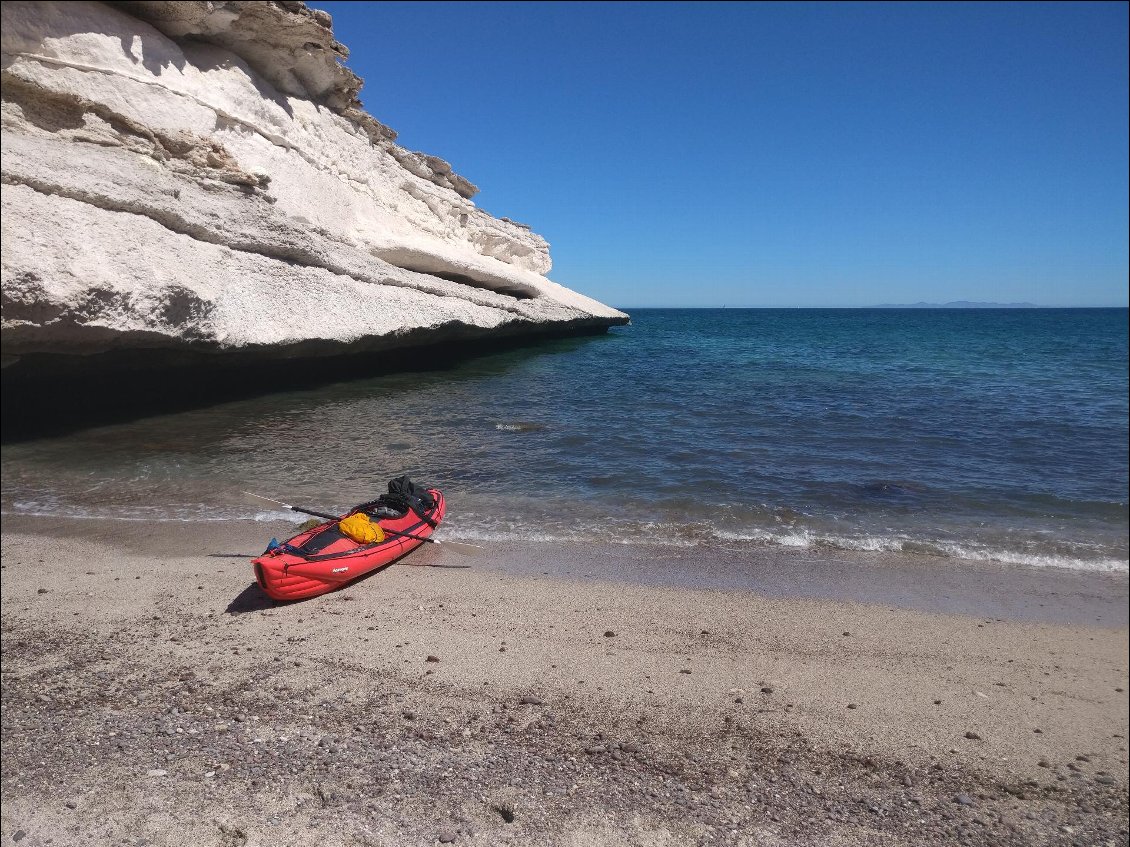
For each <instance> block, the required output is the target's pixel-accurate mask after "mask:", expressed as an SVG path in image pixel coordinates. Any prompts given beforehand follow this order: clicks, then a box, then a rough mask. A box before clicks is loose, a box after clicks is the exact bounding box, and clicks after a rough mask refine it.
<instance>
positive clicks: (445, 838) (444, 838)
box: [439, 832, 455, 844]
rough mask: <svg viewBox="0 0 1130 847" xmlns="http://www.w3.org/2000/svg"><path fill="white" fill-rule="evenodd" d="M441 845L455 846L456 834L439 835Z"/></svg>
mask: <svg viewBox="0 0 1130 847" xmlns="http://www.w3.org/2000/svg"><path fill="white" fill-rule="evenodd" d="M439 843H440V844H454V843H455V833H454V832H441V833H440V834H439Z"/></svg>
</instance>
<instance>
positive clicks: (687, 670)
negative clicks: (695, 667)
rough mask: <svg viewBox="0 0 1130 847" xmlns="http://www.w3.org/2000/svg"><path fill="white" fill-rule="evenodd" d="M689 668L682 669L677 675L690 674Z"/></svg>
mask: <svg viewBox="0 0 1130 847" xmlns="http://www.w3.org/2000/svg"><path fill="white" fill-rule="evenodd" d="M690 672H691V671H690V668H683V669H682V670H681V671H679V673H690Z"/></svg>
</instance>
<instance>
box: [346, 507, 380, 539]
mask: <svg viewBox="0 0 1130 847" xmlns="http://www.w3.org/2000/svg"><path fill="white" fill-rule="evenodd" d="M337 528H338V529H340V530H341V531H342V533H344V534H345V535H348V536H349V537H350V538H352V539H353V540H354V541H356V542H357V543H358V544H373V543H379V542H381V541H384V540H385V533H384V530H383V529H381V525H380V524H376V523H373V522H372V521H370V520H369V516H368V515H366V514H364V513H362V512H357V513H356V514H353V515H350V516H349V517H348V518H346V519H345V520H343V521H339V522H338V525H337Z"/></svg>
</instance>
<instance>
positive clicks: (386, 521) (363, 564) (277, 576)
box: [251, 488, 446, 600]
mask: <svg viewBox="0 0 1130 847" xmlns="http://www.w3.org/2000/svg"><path fill="white" fill-rule="evenodd" d="M427 491H428V494H429V495H431V496H430V497H426V498H422V499H423V502H424V503H427V502H428V501H429V500H430V501H431V502H430V504H428V505H427V506H423V507H419V508H407V509H404V510H403V514H400V515H396V514H391V515H390V514H388V513H389V512H390V511H394V510H389V509H384V508H380V507H379V506H378V507H377V508H376V509H374V508H373V507H374V506H375V505H376V504H377V502H378V501H374V502H373V503H366V504H364V505H362V506H358V507H357V508H355V509H351V510H350V511H349V512H347V513H346V514H344V515H342V516H341V517H340V518H339V519H338V520H333V521H326V522H325V523H323V524H319V525H318V526H316V527H314V528H313V529H308V530H306V531H305V532H302V533H300V534H298V535H296V536H294V537H293V538H291V539H289V540H288V541H285V542H284V543H282V544H279V545H278V546H275V547H272V548H271V549H269V550H267V552H266V553H264V554H263V555H262V556H260V557H259V558H257V559H253V560H252V562H251V564H252V565H254V567H255V579H256V581H258V583H259V587H260V588H262V589H263V590H264V591H265V592H267V595H268V596H269V597H271V598H272V599H274V600H303V599H305V598H307V597H316V596H317V595H319V594H325V593H326V592H327V591H333V590H334V589H335V588H340V587H341V586H343V585H345V584H347V583H350V582H353V581H354V580H355V579H359V578H360V577H363V576H365V574H368V573H372V572H373V571H375V570H378V569H379V568H383V567H384V566H385V565H390V564H392V563H393V562H395V561H396V560H397V559H400V558H402V557H404V556H405V555H407V554H408V553H411V552H412V551H413V550H415V549H416V548H417V547H419V546H420V545H421V544H423V543H424V541H425V540H426V539H427V538H428V537H429V536H431V534H432V533H433V532H435V528H436V527H437V526H439V523H440V521H442V520H443V516H444V513H445V512H446V504H445V503H444V500H443V495H442V494H441V493H440V492H439V491H437V490H436V489H434V488H430V489H428V490H427ZM358 513H363V514H366V515H367V516H368V517H369V518H370V520H371V522H372V523H373V524H379V525H380V527H381V529H382V531H383V532H384V533H385V538H384V540H383V541H377V542H373V543H368V544H363V543H359V542H357V541H354V540H353V539H352V538H350V537H349V536H347V535H346V534H345V533H343V532H342V531H341V529H340V528H339V525H338V523H339V521H340V520H343V519H345V518H347V517H349V516H351V515H354V514H358Z"/></svg>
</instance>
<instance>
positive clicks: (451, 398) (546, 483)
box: [2, 309, 1128, 571]
mask: <svg viewBox="0 0 1130 847" xmlns="http://www.w3.org/2000/svg"><path fill="white" fill-rule="evenodd" d="M629 311H630V312H631V314H632V323H631V325H630V326H627V327H621V328H616V329H613V330H611V331H610V332H609V333H608V334H607V335H606V336H598V337H590V338H580V339H571V340H562V341H552V342H546V343H543V344H541V345H537V346H533V347H528V348H524V349H521V350H515V351H510V352H505V353H498V354H493V355H487V356H483V357H480V358H475V359H472V360H468V361H465V362H462V363H458V364H456V365H454V366H453V367H451V368H450V369H447V370H442V371H430V372H426V373H413V374H402V375H393V376H381V377H375V378H372V379H368V380H361V381H351V382H344V383H340V384H334V385H328V386H325V387H323V388H319V389H316V390H306V391H296V392H293V393H282V394H275V395H272V396H270V397H267V398H257V399H254V400H246V401H239V402H233V403H227V404H224V405H220V406H215V407H211V408H207V409H200V410H196V411H190V412H183V413H177V414H172V415H162V416H158V417H151V418H146V419H143V420H138V421H135V422H132V423H126V424H118V425H113V426H105V427H100V428H96V429H89V430H86V431H83V432H81V433H78V434H73V435H68V436H64V437H58V438H51V439H43V440H39V441H27V442H22V443H18V444H10V445H6V446H5V447H4V449H3V479H4V485H3V504H2V505H3V511H4V513H6V514H12V513H34V514H47V515H56V516H67V515H74V516H100V517H108V518H114V519H129V520H138V519H149V520H198V521H207V520H218V519H229V518H255V519H260V520H267V519H275V518H278V517H280V515H279V512H278V511H277V510H271V509H270V508H269V507H268V508H267V509H264V508H262V507H261V506H255V505H252V504H251V502H250V501H248V500H246V499H244V498H243V497H242V495H241V494H240V492H241V491H243V490H245V489H250V490H252V491H257V492H260V493H263V494H267V495H270V496H272V497H277V498H280V499H283V500H285V501H287V502H290V503H298V504H302V505H307V506H311V507H313V508H334V507H345V506H348V505H350V504H351V503H354V502H359V501H361V500H365V499H369V498H371V497H373V496H375V495H376V494H377V493H380V492H381V491H382V490H383V489H384V485H385V483H386V482H387V480H388V479H390V478H391V477H394V476H397V475H399V474H401V473H408V474H410V475H412V476H413V478H416V479H418V480H419V481H422V482H426V483H428V484H430V485H435V486H437V487H440V488H442V489H443V490H444V491H445V493H446V494H447V496H448V500H449V509H450V511H449V526H448V528H447V529H446V532H447V533H448V535H449V537H459V538H465V539H475V538H478V539H519V540H520V539H531V540H555V539H559V540H568V541H574V542H578V541H579V542H583V541H586V540H591V541H592V542H593V543H606V542H616V543H625V544H649V543H660V544H668V545H680V546H685V547H688V548H694V547H703V548H708V547H710V546H712V545H723V546H726V547H728V548H731V549H733V548H739V549H740V548H742V547H749V548H751V549H752V548H757V547H765V546H770V547H773V546H783V547H807V548H820V547H825V548H833V549H837V548H838V549H848V550H862V551H888V552H895V553H900V552H901V553H905V554H908V555H923V554H931V555H939V556H944V557H950V558H953V559H973V560H982V561H996V562H1003V563H1011V564H1028V565H1036V566H1058V567H1067V568H1080V569H1094V570H1113V571H1125V570H1126V569H1127V556H1128V550H1127V548H1128V543H1127V532H1128V517H1127V514H1128V513H1127V466H1128V455H1127V445H1128V432H1127V419H1128V410H1127V380H1128V377H1127V311H1126V310H1125V309H1078V310H1073V309H1055V310H1052V309H1048V310H1037V309H1031V310H1029V309H992V310H968V309H966V310H960V309H955V310H933V309H874V310H866V309H862V310H848V309H835V310H833V309H828V310H821V309H788V310H783V309H782V310H777V309H748V310H747V309H719V310H666V309H655V310H646V309H640V310H629Z"/></svg>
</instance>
